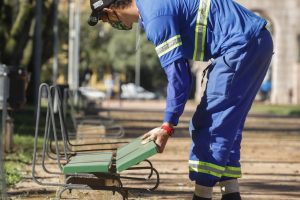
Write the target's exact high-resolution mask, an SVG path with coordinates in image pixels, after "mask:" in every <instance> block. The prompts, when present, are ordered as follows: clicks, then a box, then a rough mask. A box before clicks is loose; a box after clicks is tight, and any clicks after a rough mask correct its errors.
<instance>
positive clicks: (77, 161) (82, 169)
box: [63, 153, 112, 174]
mask: <svg viewBox="0 0 300 200" xmlns="http://www.w3.org/2000/svg"><path fill="white" fill-rule="evenodd" d="M111 162H112V153H89V154H84V155H83V154H81V155H78V156H74V157H72V158H70V161H69V162H68V163H67V164H66V165H65V166H64V167H63V173H64V174H72V173H93V172H104V173H108V172H109V167H110V165H111Z"/></svg>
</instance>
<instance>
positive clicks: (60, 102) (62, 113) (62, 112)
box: [47, 85, 128, 158]
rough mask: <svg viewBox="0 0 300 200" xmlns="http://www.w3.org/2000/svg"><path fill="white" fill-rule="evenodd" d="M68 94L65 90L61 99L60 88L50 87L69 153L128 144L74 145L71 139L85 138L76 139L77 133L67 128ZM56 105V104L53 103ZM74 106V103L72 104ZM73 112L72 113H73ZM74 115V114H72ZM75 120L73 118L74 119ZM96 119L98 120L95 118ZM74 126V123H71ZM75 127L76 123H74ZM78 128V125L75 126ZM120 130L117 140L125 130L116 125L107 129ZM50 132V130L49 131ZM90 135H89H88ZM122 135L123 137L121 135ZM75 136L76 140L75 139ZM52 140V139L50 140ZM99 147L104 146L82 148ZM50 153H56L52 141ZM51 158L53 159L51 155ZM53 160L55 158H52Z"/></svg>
mask: <svg viewBox="0 0 300 200" xmlns="http://www.w3.org/2000/svg"><path fill="white" fill-rule="evenodd" d="M67 93H70V91H69V90H68V89H65V90H64V98H62V97H61V94H60V89H59V88H58V86H55V85H54V86H51V87H50V95H51V99H52V100H53V101H54V99H55V100H56V101H55V102H56V106H57V110H58V113H59V120H60V127H61V132H62V134H63V135H64V136H65V141H66V143H65V148H66V149H67V150H68V151H69V152H74V151H75V152H78V151H80V152H88V151H95V150H115V147H113V148H107V147H105V146H106V145H114V146H119V145H120V144H124V143H128V142H124V141H119V140H118V141H114V142H112V141H110V142H93V143H84V144H74V143H72V142H71V140H70V139H71V138H72V139H77V140H79V139H83V138H76V135H77V134H76V133H71V134H70V133H69V131H68V128H67V122H66V113H67V109H66V108H67V105H66V104H67V103H66V96H68V95H67ZM53 103H54V102H53ZM71 104H72V102H71ZM70 107H71V110H72V109H74V108H72V107H73V106H70ZM72 112H73V111H71V113H72ZM71 115H72V114H71ZM72 118H73V117H72ZM94 119H96V118H94ZM72 122H73V119H72ZM47 123H50V121H49V120H48V122H47ZM71 124H72V123H71ZM73 125H74V123H73ZM48 126H49V125H48ZM75 126H76V125H75ZM111 128H112V129H115V128H117V129H119V131H118V132H117V133H116V136H117V137H116V138H119V137H123V136H124V129H123V128H122V127H121V126H118V125H117V126H116V125H112V124H111V125H110V127H109V128H106V129H111ZM48 131H50V130H48ZM87 134H88V133H87ZM120 134H121V135H120ZM73 136H75V138H74V137H73ZM101 138H102V137H90V136H88V137H87V138H86V139H101ZM116 138H115V139H116ZM50 139H51V138H50ZM99 145H102V146H103V147H102V148H88V149H87V148H82V147H86V146H89V147H91V146H94V147H95V146H99ZM50 151H51V152H52V153H56V152H55V150H53V147H52V142H51V141H50ZM49 157H51V156H50V155H49ZM51 158H53V157H51Z"/></svg>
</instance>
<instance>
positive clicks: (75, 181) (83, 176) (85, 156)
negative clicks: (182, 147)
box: [32, 83, 159, 199]
mask: <svg viewBox="0 0 300 200" xmlns="http://www.w3.org/2000/svg"><path fill="white" fill-rule="evenodd" d="M43 90H45V91H46V93H47V101H48V105H47V112H46V117H45V118H46V121H45V127H44V136H43V138H44V139H43V150H42V162H41V163H42V168H43V170H44V171H45V172H47V173H49V174H55V175H64V176H65V181H64V183H59V182H57V183H53V182H45V181H41V180H40V179H41V178H38V177H37V175H36V160H37V140H38V136H39V132H40V130H39V129H40V126H41V124H40V118H41V99H42V98H41V96H42V91H43ZM50 93H51V92H50V87H49V86H48V85H47V84H45V83H43V84H41V85H40V88H39V96H38V105H37V106H38V107H37V115H36V130H35V141H34V152H33V161H32V177H33V180H34V181H35V182H36V183H38V184H40V185H43V186H56V187H61V189H60V191H59V192H58V193H57V195H58V197H59V198H60V197H61V195H62V194H63V192H64V191H66V190H73V189H88V190H107V191H112V192H118V193H120V194H121V195H122V196H123V198H124V199H126V198H127V194H128V191H141V192H145V191H153V190H155V189H156V188H157V187H158V185H159V173H158V171H157V170H156V169H155V168H154V167H153V165H152V163H151V162H150V161H149V160H147V158H149V157H151V156H153V155H155V154H156V153H157V146H156V144H155V143H154V142H153V141H149V142H148V143H146V144H142V143H141V138H137V139H135V140H133V141H132V142H130V143H128V144H126V145H124V146H123V147H121V148H118V149H117V150H116V151H111V152H104V151H99V152H89V153H77V154H74V152H73V153H69V152H68V149H67V148H65V147H64V149H63V155H62V154H61V151H60V146H59V141H58V134H57V131H56V124H55V123H56V121H55V119H54V109H53V99H52V97H51V94H50ZM60 114H61V115H62V113H60ZM48 122H50V123H48ZM60 122H61V121H60ZM49 130H51V131H49ZM50 133H52V134H53V137H54V143H55V150H56V155H55V156H56V160H57V166H58V169H59V170H58V171H56V172H53V171H50V170H49V169H47V166H46V162H45V161H46V157H47V153H46V152H47V150H48V149H49V138H50ZM65 139H66V138H65V136H64V135H63V132H62V143H63V145H64V146H65V144H66V141H65ZM142 162H145V163H146V164H147V166H139V165H138V164H139V163H142ZM127 170H149V173H148V175H147V176H146V177H145V178H141V177H138V176H132V175H131V176H130V175H122V172H123V171H127ZM123 179H127V180H135V181H143V182H142V183H145V185H146V184H147V183H149V184H151V185H153V186H152V187H149V188H142V187H126V186H124V185H123V182H122V180H123ZM153 180H154V182H153ZM106 181H107V182H109V181H111V182H112V183H113V184H107V182H106Z"/></svg>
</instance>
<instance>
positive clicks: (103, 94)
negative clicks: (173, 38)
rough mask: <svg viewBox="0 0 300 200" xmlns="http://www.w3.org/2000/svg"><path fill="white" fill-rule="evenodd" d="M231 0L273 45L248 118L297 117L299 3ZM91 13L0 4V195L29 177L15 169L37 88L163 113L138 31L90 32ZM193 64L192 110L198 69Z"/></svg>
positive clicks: (27, 148)
mask: <svg viewBox="0 0 300 200" xmlns="http://www.w3.org/2000/svg"><path fill="white" fill-rule="evenodd" d="M237 2H239V3H240V4H242V5H244V6H245V7H247V8H249V9H251V10H252V11H254V12H255V13H257V14H258V15H260V16H262V17H264V18H265V19H267V20H268V26H267V28H268V29H269V30H270V32H271V33H272V36H273V40H274V45H275V46H274V57H273V60H272V63H271V66H270V68H269V71H268V73H267V75H266V77H265V80H264V82H263V84H262V86H261V89H260V91H259V93H258V95H257V97H256V102H255V104H254V106H253V108H252V110H251V112H252V113H261V114H272V115H278V116H284V117H287V116H292V117H295V118H299V116H300V106H299V105H300V26H299V20H300V0H289V1H282V0H281V1H279V0H251V1H247V0H238V1H237ZM89 15H90V6H89V1H88V0H0V108H1V117H0V118H1V124H0V125H1V133H2V136H1V142H0V145H1V150H0V161H1V163H0V174H1V176H0V184H1V185H0V197H1V195H2V196H3V198H6V195H7V194H6V193H7V191H8V190H11V188H14V187H16V184H18V183H19V182H21V181H22V180H24V177H25V178H26V177H28V172H27V173H25V172H24V171H22V170H21V169H22V167H24V166H26V165H28V164H30V162H31V154H32V145H33V137H34V136H33V133H34V122H35V118H34V115H35V105H36V104H37V94H38V87H39V85H40V83H42V82H46V83H49V84H57V85H60V86H61V87H62V88H64V87H67V88H70V89H72V90H78V91H80V92H81V94H82V95H83V96H84V97H85V98H86V99H88V100H89V101H90V102H94V104H93V105H95V106H100V107H107V108H113V109H117V108H122V106H123V107H124V106H125V108H127V107H126V106H129V107H130V108H136V107H140V108H143V106H144V105H146V104H145V102H150V104H149V105H152V106H153V105H154V108H155V109H159V108H160V109H161V110H163V106H164V104H163V103H164V98H165V97H166V84H167V82H166V78H165V75H164V73H163V70H162V69H161V66H160V63H159V60H158V57H157V55H156V52H155V49H154V47H153V45H152V44H151V43H150V42H148V41H147V38H146V36H145V33H144V32H143V30H140V29H139V27H138V26H134V27H133V30H132V31H126V32H124V31H117V30H113V29H112V28H111V27H110V25H106V24H102V23H98V24H97V25H96V26H95V27H90V26H89V25H88V24H87V19H88V17H89ZM191 66H192V67H193V73H194V74H193V76H194V79H195V81H194V87H193V91H192V93H191V95H190V101H189V103H188V104H189V105H190V108H191V109H190V110H191V111H192V110H193V106H196V105H197V102H199V98H200V93H201V88H199V86H200V84H199V81H201V78H202V71H201V68H202V66H203V63H191ZM99 100H100V101H99ZM132 100H134V101H132ZM99 102H100V104H101V105H97V104H98V103H99ZM153 102H154V103H153ZM155 102H159V103H158V104H157V103H155ZM160 105H161V106H160ZM156 106H157V107H156ZM149 108H150V109H151V107H149ZM188 108H189V107H188ZM294 132H297V133H299V131H298V129H297V128H296V131H295V130H294ZM4 154H5V155H4ZM4 161H5V162H4ZM16 163H18V164H16ZM4 166H5V167H4ZM7 188H9V189H7ZM0 199H1V198H0Z"/></svg>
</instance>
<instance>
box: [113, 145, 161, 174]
mask: <svg viewBox="0 0 300 200" xmlns="http://www.w3.org/2000/svg"><path fill="white" fill-rule="evenodd" d="M156 153H157V147H156V144H155V143H154V142H153V141H150V142H148V143H146V144H142V143H141V140H140V139H136V140H134V141H132V142H131V143H129V144H127V145H125V146H124V147H122V148H120V149H118V150H117V160H116V166H117V172H118V173H120V172H122V171H124V170H126V169H128V168H130V167H132V166H134V165H136V164H138V163H140V162H142V161H143V160H145V159H147V158H149V157H151V156H153V155H155V154H156Z"/></svg>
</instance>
